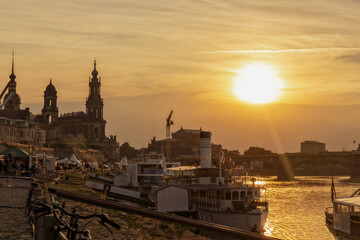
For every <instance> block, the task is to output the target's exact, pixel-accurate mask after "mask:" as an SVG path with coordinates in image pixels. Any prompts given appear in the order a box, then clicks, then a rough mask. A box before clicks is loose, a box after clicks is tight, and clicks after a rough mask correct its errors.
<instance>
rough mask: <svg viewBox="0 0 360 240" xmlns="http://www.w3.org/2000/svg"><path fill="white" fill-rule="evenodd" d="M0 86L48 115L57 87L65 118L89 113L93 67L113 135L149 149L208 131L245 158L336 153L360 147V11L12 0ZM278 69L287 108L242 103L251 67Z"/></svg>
mask: <svg viewBox="0 0 360 240" xmlns="http://www.w3.org/2000/svg"><path fill="white" fill-rule="evenodd" d="M0 22H1V28H0V79H1V83H0V86H5V84H6V83H7V81H8V80H9V77H8V76H9V74H10V73H11V52H12V51H13V50H14V51H15V74H16V76H17V78H16V80H17V83H18V88H17V89H18V93H19V94H20V96H21V98H22V107H23V108H25V107H27V106H29V107H30V108H31V111H32V112H33V113H40V111H41V108H42V104H43V91H44V90H45V87H46V85H47V84H48V82H49V79H50V78H52V79H53V84H54V85H55V87H56V89H57V91H58V105H59V111H60V113H64V112H72V111H80V110H81V111H84V110H85V98H86V97H87V95H88V85H87V84H88V78H89V76H90V74H91V71H92V68H93V60H94V58H96V60H97V64H98V65H97V66H98V71H99V74H100V76H101V78H102V96H103V98H104V104H105V111H104V115H105V116H104V117H105V119H106V120H107V135H110V134H116V135H117V136H118V141H119V142H120V144H121V143H123V142H125V141H127V142H129V143H130V144H131V145H133V146H135V147H146V146H147V143H148V142H149V140H150V139H151V138H152V137H153V136H156V137H157V138H158V139H161V138H164V137H165V119H166V117H167V115H168V114H169V112H170V110H171V109H173V110H174V115H173V118H174V123H175V124H174V125H173V127H172V131H176V130H178V129H179V128H180V127H181V126H183V127H184V128H191V129H195V128H196V129H198V128H200V126H201V127H202V128H203V129H204V130H209V131H212V133H213V142H214V143H221V144H222V145H223V146H224V147H225V148H230V149H239V150H241V151H243V150H245V149H247V148H248V147H250V146H260V147H265V148H267V149H271V150H273V151H276V152H285V151H288V152H295V151H299V149H300V142H301V141H304V140H318V141H322V142H325V143H326V144H327V149H328V150H332V151H341V150H351V149H355V148H356V147H357V144H358V143H356V144H354V143H353V141H354V140H356V141H357V142H360V124H359V122H360V28H359V27H358V26H359V24H360V2H358V1H354V0H352V1H350V0H326V1H325V0H318V1H310V0H304V1H285V0H283V1H273V0H266V1H263V0H262V1H260V0H252V1H242V0H237V1H235V0H221V1H220V0H218V1H213V0H196V1H195V0H192V1H190V0H181V1H169V0H152V1H143V0H141V1H140V0H104V1H98V0H96V1H95V0H61V1H45V0H32V1H28V0H13V1H2V3H1V7H0ZM252 63H262V64H266V65H271V66H273V68H274V69H276V70H277V72H278V74H279V77H280V78H281V79H282V81H283V83H284V88H283V89H282V95H281V96H280V98H279V99H278V100H277V101H275V102H273V103H269V104H261V105H254V104H249V103H245V102H242V101H240V100H239V99H238V98H236V97H235V96H234V93H233V85H234V79H235V77H236V75H237V72H238V71H239V70H240V69H241V68H242V67H244V66H245V65H247V64H252Z"/></svg>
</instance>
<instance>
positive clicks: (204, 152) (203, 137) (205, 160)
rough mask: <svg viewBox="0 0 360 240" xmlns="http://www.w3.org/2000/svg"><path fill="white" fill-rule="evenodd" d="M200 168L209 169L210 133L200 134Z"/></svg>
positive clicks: (202, 132)
mask: <svg viewBox="0 0 360 240" xmlns="http://www.w3.org/2000/svg"><path fill="white" fill-rule="evenodd" d="M200 160H201V163H200V167H201V168H211V132H204V131H201V132H200Z"/></svg>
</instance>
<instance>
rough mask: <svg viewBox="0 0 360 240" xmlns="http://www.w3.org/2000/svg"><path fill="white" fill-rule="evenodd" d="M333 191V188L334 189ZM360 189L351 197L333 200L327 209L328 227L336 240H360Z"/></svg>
mask: <svg viewBox="0 0 360 240" xmlns="http://www.w3.org/2000/svg"><path fill="white" fill-rule="evenodd" d="M332 189H333V188H332ZM359 193H360V189H358V190H357V191H356V192H355V193H354V194H352V195H351V196H350V197H344V198H335V199H333V207H328V208H326V209H325V221H326V226H327V228H328V229H329V231H330V232H331V234H332V235H333V237H334V239H336V240H360V196H359Z"/></svg>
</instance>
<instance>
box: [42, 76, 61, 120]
mask: <svg viewBox="0 0 360 240" xmlns="http://www.w3.org/2000/svg"><path fill="white" fill-rule="evenodd" d="M41 112H42V115H43V123H46V124H48V125H53V124H55V123H56V122H57V120H58V114H59V110H58V107H57V91H56V89H55V86H54V85H53V84H52V80H51V79H50V83H49V85H47V87H46V89H45V91H44V107H43V109H42V110H41Z"/></svg>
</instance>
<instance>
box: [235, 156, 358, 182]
mask: <svg viewBox="0 0 360 240" xmlns="http://www.w3.org/2000/svg"><path fill="white" fill-rule="evenodd" d="M233 160H234V161H235V163H236V165H238V166H239V165H247V166H254V167H253V169H254V172H259V173H263V174H267V175H277V176H278V177H279V178H281V179H291V178H293V177H294V176H297V175H327V176H329V175H351V177H352V178H360V153H355V152H324V153H317V154H304V153H284V154H271V155H240V156H235V157H233ZM256 166H261V167H256Z"/></svg>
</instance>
